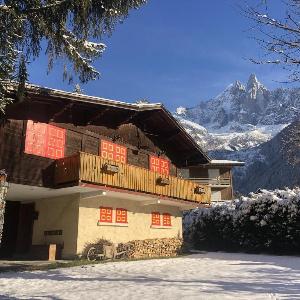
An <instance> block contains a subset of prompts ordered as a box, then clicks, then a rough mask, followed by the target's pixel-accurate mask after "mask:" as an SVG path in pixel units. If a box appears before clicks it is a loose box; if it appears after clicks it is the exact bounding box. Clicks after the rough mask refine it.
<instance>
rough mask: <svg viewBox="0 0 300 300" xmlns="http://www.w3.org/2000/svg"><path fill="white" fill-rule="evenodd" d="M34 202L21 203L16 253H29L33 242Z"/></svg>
mask: <svg viewBox="0 0 300 300" xmlns="http://www.w3.org/2000/svg"><path fill="white" fill-rule="evenodd" d="M33 222H34V203H26V204H23V203H22V204H21V205H20V211H19V226H18V236H17V246H16V253H20V254H21V253H27V252H29V250H30V247H31V243H32V231H33Z"/></svg>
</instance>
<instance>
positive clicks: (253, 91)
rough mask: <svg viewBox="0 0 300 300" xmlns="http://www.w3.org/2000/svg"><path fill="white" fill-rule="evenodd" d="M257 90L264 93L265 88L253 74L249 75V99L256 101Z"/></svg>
mask: <svg viewBox="0 0 300 300" xmlns="http://www.w3.org/2000/svg"><path fill="white" fill-rule="evenodd" d="M259 90H261V91H264V90H266V88H265V87H264V85H263V84H261V83H260V82H259V81H258V79H257V77H256V75H255V74H251V75H250V77H249V79H248V82H247V93H248V94H249V96H250V99H256V98H257V95H258V94H259V93H258V91H259Z"/></svg>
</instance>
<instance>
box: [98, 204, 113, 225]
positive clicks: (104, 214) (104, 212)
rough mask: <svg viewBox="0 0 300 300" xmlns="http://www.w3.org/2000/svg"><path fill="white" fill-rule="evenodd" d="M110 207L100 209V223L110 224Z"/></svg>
mask: <svg viewBox="0 0 300 300" xmlns="http://www.w3.org/2000/svg"><path fill="white" fill-rule="evenodd" d="M112 212H113V209H112V207H102V206H101V207H100V222H106V223H112Z"/></svg>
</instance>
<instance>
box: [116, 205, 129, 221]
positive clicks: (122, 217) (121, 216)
mask: <svg viewBox="0 0 300 300" xmlns="http://www.w3.org/2000/svg"><path fill="white" fill-rule="evenodd" d="M116 223H127V209H124V208H117V209H116Z"/></svg>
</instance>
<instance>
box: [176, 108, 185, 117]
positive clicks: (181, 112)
mask: <svg viewBox="0 0 300 300" xmlns="http://www.w3.org/2000/svg"><path fill="white" fill-rule="evenodd" d="M176 114H177V115H179V116H180V115H183V116H184V115H185V114H186V108H185V107H183V106H179V107H177V108H176Z"/></svg>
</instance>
